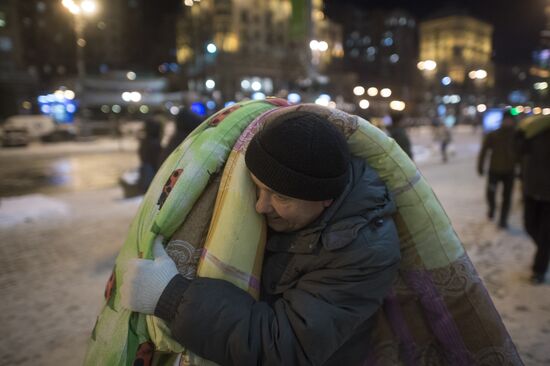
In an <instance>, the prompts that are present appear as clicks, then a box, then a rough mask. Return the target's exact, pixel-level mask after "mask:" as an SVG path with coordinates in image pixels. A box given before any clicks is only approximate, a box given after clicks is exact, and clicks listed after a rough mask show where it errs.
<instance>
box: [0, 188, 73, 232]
mask: <svg viewBox="0 0 550 366" xmlns="http://www.w3.org/2000/svg"><path fill="white" fill-rule="evenodd" d="M69 214H70V211H69V207H68V205H67V204H65V203H63V202H62V201H60V200H58V199H55V198H50V197H47V196H45V195H43V194H30V195H27V196H23V197H8V198H3V199H2V200H1V201H0V229H8V228H9V227H11V226H14V225H17V224H21V223H24V222H32V221H41V220H53V219H61V218H64V217H66V216H68V215H69Z"/></svg>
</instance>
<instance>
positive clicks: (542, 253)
mask: <svg viewBox="0 0 550 366" xmlns="http://www.w3.org/2000/svg"><path fill="white" fill-rule="evenodd" d="M533 124H539V126H540V129H539V130H538V131H536V133H533V134H531V133H526V131H522V130H520V132H519V133H518V147H519V153H520V155H521V167H522V173H523V174H522V180H523V184H522V185H523V199H524V206H523V207H524V215H523V218H524V225H525V231H527V233H528V234H529V236H531V238H532V239H533V241H534V242H535V244H536V246H537V249H536V252H535V257H534V259H533V266H532V270H533V274H532V276H531V281H532V282H533V283H534V284H541V283H544V281H545V276H546V272H547V271H548V262H549V261H550V118H548V116H543V117H542V118H540V119H538V121H533Z"/></svg>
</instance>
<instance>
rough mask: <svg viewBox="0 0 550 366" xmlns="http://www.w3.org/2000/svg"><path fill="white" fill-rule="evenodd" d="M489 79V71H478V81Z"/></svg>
mask: <svg viewBox="0 0 550 366" xmlns="http://www.w3.org/2000/svg"><path fill="white" fill-rule="evenodd" d="M486 77H487V71H485V70H477V71H476V78H477V79H485V78H486Z"/></svg>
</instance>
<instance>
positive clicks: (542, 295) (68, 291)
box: [0, 130, 550, 366]
mask: <svg viewBox="0 0 550 366" xmlns="http://www.w3.org/2000/svg"><path fill="white" fill-rule="evenodd" d="M411 137H412V140H413V143H414V144H415V147H414V150H415V153H417V162H418V165H419V167H420V170H421V171H422V174H423V175H424V176H425V177H426V179H427V180H428V182H429V183H430V184H431V185H432V187H433V189H434V191H435V193H436V194H437V196H438V198H439V200H440V201H441V203H442V204H443V206H444V207H445V209H446V211H447V213H448V215H449V216H450V218H451V221H452V222H453V225H454V227H455V230H456V231H457V233H458V235H459V237H460V238H461V239H462V241H463V243H464V245H465V247H466V249H467V251H468V254H469V255H470V257H471V259H472V261H473V262H474V265H475V266H476V269H477V270H478V272H479V274H480V276H481V277H482V279H483V280H484V282H485V284H486V286H487V288H488V290H489V292H490V293H491V295H492V298H493V301H494V303H495V306H496V307H497V309H498V310H499V312H500V314H501V316H502V318H503V320H504V323H505V324H506V326H507V328H508V330H509V332H510V334H511V335H512V338H513V340H514V342H515V343H516V346H517V347H518V350H519V352H520V354H521V356H522V358H523V360H524V362H525V364H526V365H533V366H539V365H540V366H542V365H550V355H549V354H548V351H547V348H548V344H550V285H549V284H548V283H547V284H545V285H543V286H533V285H531V284H529V283H528V281H527V279H528V277H529V274H530V271H529V266H530V264H531V258H532V255H533V253H534V245H533V244H532V242H531V241H530V239H529V238H528V237H527V236H526V235H525V233H524V232H523V230H522V225H521V202H520V197H519V190H516V192H515V197H514V202H513V208H512V214H511V218H510V229H509V230H507V231H503V230H499V229H497V227H496V225H495V224H494V223H492V222H489V221H488V220H487V219H486V217H485V213H486V206H485V201H484V193H483V192H484V186H485V180H484V178H483V177H478V176H477V175H476V171H475V155H476V153H477V149H478V145H479V136H477V135H473V134H472V133H471V131H469V130H460V131H457V133H456V134H455V139H454V146H453V147H452V148H451V151H452V152H453V153H452V155H451V158H450V161H449V163H447V164H443V163H441V162H440V158H439V155H438V153H439V151H438V148H437V146H436V145H434V144H433V143H432V140H431V135H430V133H429V131H428V130H416V131H412V132H411ZM99 145H100V148H101V149H108V148H111V149H113V148H116V147H117V145H116V142H102V143H101V144H99ZM108 146H110V147H108ZM63 148H65V149H68V148H70V147H67V146H64V147H60V146H58V147H52V149H53V150H55V149H57V150H63ZM72 148H81V145H76V146H73V147H72ZM33 149H34V150H33ZM33 149H31V151H32V152H33V153H36V154H40V147H35V148H33ZM86 149H90V151H94V149H93V146H92V145H89V147H86ZM9 153H12V154H25V152H24V151H23V152H22V151H14V152H9ZM83 153H86V151H83ZM30 155H31V156H32V154H30ZM0 179H1V178H0ZM516 188H518V189H519V187H516ZM121 196H122V192H121V191H120V189H119V188H118V187H112V188H107V189H101V190H92V191H90V190H88V191H79V192H68V193H62V194H52V195H40V194H34V195H26V196H20V197H17V198H15V197H12V198H8V199H2V200H1V201H0V291H1V293H2V298H3V301H2V302H0V322H1V324H2V325H3V327H4V328H3V329H4V334H5V335H4V337H3V338H2V341H0V366H4V365H6V366H7V365H45V366H50V365H69V366H71V365H80V364H81V363H82V358H83V356H84V352H85V346H86V341H87V339H88V337H89V335H90V332H91V329H92V327H93V324H94V322H95V318H96V316H97V314H98V311H99V309H100V305H101V300H102V293H103V288H104V284H105V282H106V281H107V278H108V276H109V274H110V271H111V269H112V265H113V263H114V259H115V256H116V254H117V253H118V250H119V249H120V247H121V245H122V242H123V240H124V239H125V235H126V232H127V230H128V226H129V224H130V221H131V220H132V218H133V216H134V214H135V213H136V211H137V208H138V206H139V203H140V198H136V199H130V200H123V199H121Z"/></svg>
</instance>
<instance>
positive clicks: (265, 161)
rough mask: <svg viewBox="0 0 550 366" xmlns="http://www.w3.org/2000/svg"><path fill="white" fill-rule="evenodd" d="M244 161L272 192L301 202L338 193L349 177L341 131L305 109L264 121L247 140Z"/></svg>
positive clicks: (330, 197)
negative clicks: (261, 126)
mask: <svg viewBox="0 0 550 366" xmlns="http://www.w3.org/2000/svg"><path fill="white" fill-rule="evenodd" d="M245 161H246V166H247V167H248V169H249V170H250V172H251V173H252V174H254V176H256V178H258V179H259V180H260V181H261V182H262V183H263V184H265V185H266V186H268V187H269V188H271V189H272V190H274V191H276V192H278V193H281V194H284V195H285V196H289V197H293V198H298V199H302V200H307V201H323V200H327V199H333V198H336V197H338V196H339V195H340V194H341V193H342V192H343V190H344V188H345V186H346V184H347V182H348V179H349V176H348V175H349V162H350V154H349V150H348V144H347V142H346V140H345V138H344V135H343V134H342V133H341V132H340V131H339V130H338V129H337V128H336V127H334V126H333V125H332V124H331V123H330V122H329V121H327V120H326V119H324V118H322V117H320V116H318V115H316V114H314V113H310V112H300V111H298V112H290V113H288V114H285V115H282V116H281V117H279V118H277V119H275V120H273V121H271V122H269V123H267V124H266V125H265V126H264V127H263V129H261V130H260V131H258V133H256V135H255V136H254V137H253V138H252V140H251V141H250V144H249V145H248V149H247V151H246V155H245Z"/></svg>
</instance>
